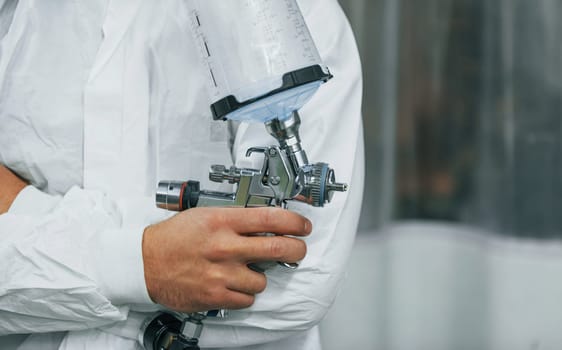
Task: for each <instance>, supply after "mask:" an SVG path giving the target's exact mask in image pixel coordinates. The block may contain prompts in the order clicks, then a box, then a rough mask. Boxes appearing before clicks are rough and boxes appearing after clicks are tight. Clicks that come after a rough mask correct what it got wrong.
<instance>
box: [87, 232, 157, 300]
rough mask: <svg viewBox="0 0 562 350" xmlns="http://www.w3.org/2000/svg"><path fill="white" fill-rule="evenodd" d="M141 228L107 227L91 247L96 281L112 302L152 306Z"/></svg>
mask: <svg viewBox="0 0 562 350" xmlns="http://www.w3.org/2000/svg"><path fill="white" fill-rule="evenodd" d="M143 234H144V228H142V229H140V228H139V229H120V230H104V231H103V232H99V233H98V234H96V236H95V238H94V239H95V243H94V244H92V246H91V252H92V259H93V260H94V264H93V266H96V268H97V271H96V272H95V275H96V280H97V283H98V286H99V288H100V289H101V292H102V294H104V295H105V296H106V297H107V298H108V299H109V300H110V301H111V302H112V303H113V304H115V305H123V304H139V305H147V304H148V305H153V304H154V302H153V301H152V300H151V299H150V297H149V295H148V291H147V289H146V283H145V280H144V262H143V259H142V237H143Z"/></svg>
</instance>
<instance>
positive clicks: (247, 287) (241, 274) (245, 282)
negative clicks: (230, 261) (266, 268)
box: [226, 264, 267, 295]
mask: <svg viewBox="0 0 562 350" xmlns="http://www.w3.org/2000/svg"><path fill="white" fill-rule="evenodd" d="M266 286H267V278H266V277H265V275H264V274H263V273H259V272H256V271H252V270H250V269H249V268H248V267H247V266H246V264H239V265H238V266H236V268H234V269H232V270H231V271H230V273H229V279H228V281H227V283H226V287H227V288H228V289H229V290H231V291H234V292H240V293H244V294H250V295H254V294H258V293H261V292H263V291H264V290H265V287H266Z"/></svg>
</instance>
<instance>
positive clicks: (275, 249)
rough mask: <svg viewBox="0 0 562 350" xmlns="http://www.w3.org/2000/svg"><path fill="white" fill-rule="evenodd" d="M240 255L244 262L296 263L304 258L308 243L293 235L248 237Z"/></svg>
mask: <svg viewBox="0 0 562 350" xmlns="http://www.w3.org/2000/svg"><path fill="white" fill-rule="evenodd" d="M245 239H246V243H245V244H244V245H243V248H242V249H241V251H240V253H239V256H240V258H242V259H243V261H244V262H247V263H252V262H260V261H281V262H286V263H294V262H298V261H301V260H302V259H304V257H305V255H306V243H304V242H303V241H302V240H300V239H298V238H292V237H282V236H273V237H246V238H245Z"/></svg>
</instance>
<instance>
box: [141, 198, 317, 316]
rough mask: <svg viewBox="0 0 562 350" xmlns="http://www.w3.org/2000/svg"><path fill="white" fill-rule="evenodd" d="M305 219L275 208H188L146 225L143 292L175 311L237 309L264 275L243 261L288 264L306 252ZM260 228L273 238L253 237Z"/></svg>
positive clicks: (307, 225) (258, 286) (262, 281)
mask: <svg viewBox="0 0 562 350" xmlns="http://www.w3.org/2000/svg"><path fill="white" fill-rule="evenodd" d="M311 229H312V225H311V223H310V221H308V220H307V219H306V218H304V217H302V216H300V215H298V214H295V213H292V212H290V211H288V210H283V209H276V208H255V209H235V208H194V209H190V210H188V211H185V212H182V213H180V214H178V215H176V216H174V217H172V218H170V219H169V220H166V221H163V222H161V223H158V224H156V225H152V226H149V227H147V228H146V230H145V232H144V238H143V244H142V250H143V259H144V274H145V280H146V286H147V289H148V293H149V295H150V297H151V298H152V300H153V301H155V302H157V303H159V304H161V305H164V306H166V307H169V308H171V309H173V310H176V311H182V312H197V311H205V310H213V309H240V308H245V307H248V306H250V305H252V304H253V303H254V298H255V294H257V293H261V292H262V291H263V290H264V289H265V287H266V277H265V275H264V274H262V273H258V272H255V271H252V270H251V269H249V268H248V267H247V265H248V264H249V263H252V262H260V261H282V262H288V263H293V262H297V261H299V260H302V259H303V258H304V256H305V254H306V245H305V243H304V242H303V241H302V240H300V239H298V238H293V237H286V236H285V235H292V236H306V235H308V234H309V233H310V231H311ZM263 232H271V233H276V234H278V235H279V236H273V237H271V236H270V237H264V236H256V234H259V233H263Z"/></svg>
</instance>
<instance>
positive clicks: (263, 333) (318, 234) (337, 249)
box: [201, 0, 364, 347]
mask: <svg viewBox="0 0 562 350" xmlns="http://www.w3.org/2000/svg"><path fill="white" fill-rule="evenodd" d="M301 3H304V4H305V5H308V6H304V7H308V8H303V12H304V14H305V17H306V20H307V23H308V25H309V27H310V30H311V33H312V35H313V37H314V39H315V41H316V44H317V46H318V49H319V51H320V54H321V55H322V58H323V59H324V62H325V63H326V64H327V65H328V67H329V68H330V70H331V72H332V74H333V75H334V79H332V80H331V81H329V82H328V83H326V84H325V85H323V86H322V87H321V88H320V90H319V91H318V93H317V94H316V96H315V97H314V98H313V99H312V100H311V101H310V102H309V103H308V104H307V105H305V107H304V108H303V109H302V110H301V113H300V114H301V119H302V127H301V137H302V143H303V146H304V149H305V150H306V151H307V154H308V158H309V159H310V161H311V162H327V163H329V164H330V166H331V167H332V168H334V169H335V171H336V175H337V180H338V181H339V182H347V183H349V185H350V189H349V191H348V192H347V193H336V194H335V195H334V200H333V201H332V203H329V204H327V205H326V206H325V207H324V208H312V207H310V206H306V205H304V204H293V205H291V206H290V208H289V209H291V210H295V211H297V212H299V213H301V214H303V215H305V216H307V217H308V218H310V219H311V220H312V222H313V225H314V229H313V232H312V234H311V236H310V237H308V238H307V240H306V241H307V246H308V254H307V256H306V258H305V260H304V261H303V262H302V263H301V265H300V267H299V268H298V269H297V270H295V271H286V270H283V269H282V268H278V269H275V270H273V271H270V272H268V286H267V289H266V291H265V292H264V293H262V294H260V295H258V297H257V299H256V302H255V304H254V305H253V306H252V307H251V308H249V309H246V310H241V311H234V312H231V316H230V317H229V318H228V319H225V320H208V321H206V326H205V327H206V328H205V329H204V333H203V335H202V338H201V345H202V346H203V347H221V346H232V345H237V346H244V345H250V344H257V343H263V342H269V341H274V340H277V339H281V338H284V337H288V336H291V335H292V334H293V332H294V331H302V330H307V329H309V328H311V327H313V326H314V325H316V324H318V323H319V322H320V321H321V320H322V318H323V317H324V315H325V314H326V312H327V311H328V309H329V308H330V306H331V305H332V303H333V301H334V299H335V297H336V294H337V292H338V289H339V287H340V284H341V282H342V280H343V277H344V273H345V269H346V263H347V260H348V257H349V254H350V251H351V247H352V244H353V240H354V236H355V232H356V229H357V224H358V220H359V213H360V206H361V200H362V192H363V181H364V179H363V178H364V154H363V134H362V122H361V97H362V79H361V65H360V61H359V57H358V53H357V48H356V46H355V40H354V38H353V34H352V31H351V28H350V26H349V24H348V22H347V20H346V18H345V16H344V14H343V12H342V10H341V8H340V6H339V5H338V3H337V1H332V0H330V1H326V0H316V1H308V2H306V1H302V2H301ZM267 144H270V145H273V144H276V141H275V140H273V139H272V138H270V137H269V135H267V132H266V131H265V128H264V126H263V125H257V124H252V125H246V124H242V125H241V126H240V127H239V129H238V134H237V140H236V142H235V145H234V155H235V158H236V161H237V163H238V164H239V165H243V166H246V165H253V166H256V164H258V163H256V162H258V161H259V162H261V161H262V160H261V159H259V157H256V159H254V160H253V161H254V163H253V164H248V163H244V162H245V152H246V149H247V148H249V147H251V146H263V145H267Z"/></svg>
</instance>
